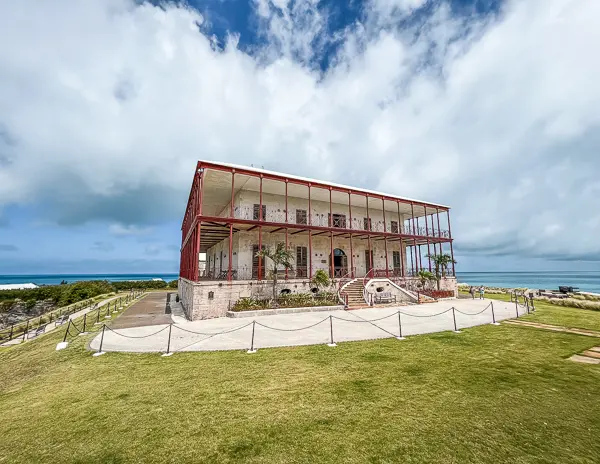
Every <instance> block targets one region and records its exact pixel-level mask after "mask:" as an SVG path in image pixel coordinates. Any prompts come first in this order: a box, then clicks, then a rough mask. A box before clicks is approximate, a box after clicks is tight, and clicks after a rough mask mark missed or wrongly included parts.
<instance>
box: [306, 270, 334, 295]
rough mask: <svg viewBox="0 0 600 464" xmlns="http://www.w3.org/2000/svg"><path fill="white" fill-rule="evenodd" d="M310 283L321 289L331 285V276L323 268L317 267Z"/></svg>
mask: <svg viewBox="0 0 600 464" xmlns="http://www.w3.org/2000/svg"><path fill="white" fill-rule="evenodd" d="M310 283H311V284H313V285H314V286H315V287H317V289H318V290H319V291H321V288H327V287H329V285H330V283H331V282H330V281H329V276H328V275H327V273H326V272H325V271H324V270H323V269H317V271H316V272H315V275H314V276H313V278H312V280H311V281H310Z"/></svg>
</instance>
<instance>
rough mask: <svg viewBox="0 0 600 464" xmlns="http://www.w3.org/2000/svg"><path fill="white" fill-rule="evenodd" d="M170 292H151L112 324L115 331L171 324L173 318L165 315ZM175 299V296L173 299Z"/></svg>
mask: <svg viewBox="0 0 600 464" xmlns="http://www.w3.org/2000/svg"><path fill="white" fill-rule="evenodd" d="M167 293H168V292H151V293H148V294H146V296H144V297H143V298H141V299H140V300H138V301H136V302H135V303H134V304H132V305H131V306H130V307H129V308H127V309H126V310H125V311H124V312H123V314H121V315H120V316H119V317H117V318H116V319H115V320H114V321H113V322H112V323H111V325H110V326H111V328H113V329H125V328H130V327H143V326H148V325H160V324H170V323H171V322H172V321H171V317H170V316H169V315H168V314H165V308H166V305H167ZM174 298H175V297H174V296H173V299H174Z"/></svg>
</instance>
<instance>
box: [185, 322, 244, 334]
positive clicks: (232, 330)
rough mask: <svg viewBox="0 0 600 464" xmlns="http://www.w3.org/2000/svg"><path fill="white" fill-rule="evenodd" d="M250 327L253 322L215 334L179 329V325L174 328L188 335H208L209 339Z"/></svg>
mask: <svg viewBox="0 0 600 464" xmlns="http://www.w3.org/2000/svg"><path fill="white" fill-rule="evenodd" d="M249 325H252V322H248V324H246V325H242V326H240V327H236V328H235V329H231V330H226V331H224V332H215V333H204V332H194V331H192V330H187V329H184V328H183V327H179V326H177V325H176V326H174V327H175V328H176V329H178V330H183V331H184V332H188V333H191V334H194V335H208V336H209V337H214V336H215V335H223V334H227V333H231V332H235V331H236V330H240V329H243V328H244V327H248V326H249Z"/></svg>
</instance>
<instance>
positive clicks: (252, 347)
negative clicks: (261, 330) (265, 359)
mask: <svg viewBox="0 0 600 464" xmlns="http://www.w3.org/2000/svg"><path fill="white" fill-rule="evenodd" d="M255 326H256V321H252V341H251V342H250V349H249V350H248V351H247V352H246V353H249V354H252V353H256V350H255V349H254V327H255Z"/></svg>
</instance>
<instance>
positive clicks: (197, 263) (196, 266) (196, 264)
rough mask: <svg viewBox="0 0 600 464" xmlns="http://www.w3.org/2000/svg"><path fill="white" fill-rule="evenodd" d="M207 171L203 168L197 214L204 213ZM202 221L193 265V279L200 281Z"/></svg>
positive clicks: (197, 235) (197, 227)
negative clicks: (203, 201)
mask: <svg viewBox="0 0 600 464" xmlns="http://www.w3.org/2000/svg"><path fill="white" fill-rule="evenodd" d="M205 173H206V170H202V172H201V173H200V179H199V181H200V188H199V192H198V202H197V204H196V208H197V210H196V214H197V215H198V216H201V215H202V198H203V195H204V174H205ZM201 223H202V221H201V220H200V219H198V223H197V224H196V242H195V243H196V246H195V248H194V250H193V253H194V256H193V259H194V261H193V266H192V269H193V271H194V278H193V279H192V280H194V281H198V279H199V277H200V276H199V272H198V271H199V269H200V227H201Z"/></svg>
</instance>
